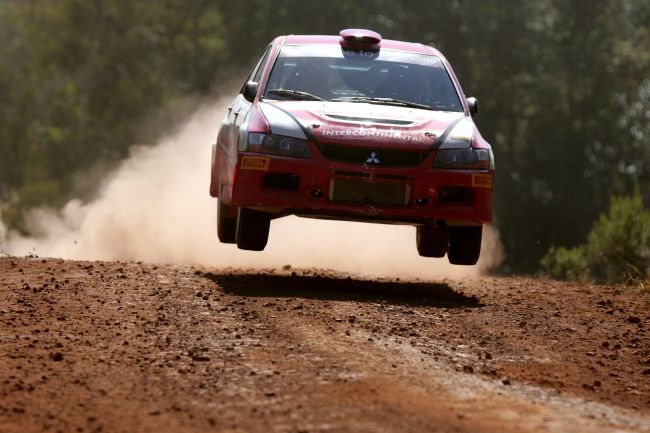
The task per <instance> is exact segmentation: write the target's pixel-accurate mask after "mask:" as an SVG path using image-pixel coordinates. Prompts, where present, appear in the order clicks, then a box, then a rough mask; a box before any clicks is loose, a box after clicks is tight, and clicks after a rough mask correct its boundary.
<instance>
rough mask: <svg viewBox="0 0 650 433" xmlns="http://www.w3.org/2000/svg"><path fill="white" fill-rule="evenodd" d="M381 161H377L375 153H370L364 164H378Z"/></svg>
mask: <svg viewBox="0 0 650 433" xmlns="http://www.w3.org/2000/svg"><path fill="white" fill-rule="evenodd" d="M380 163H381V161H379V158H377V154H376V153H375V152H372V153H371V154H370V156H369V157H368V159H366V164H380Z"/></svg>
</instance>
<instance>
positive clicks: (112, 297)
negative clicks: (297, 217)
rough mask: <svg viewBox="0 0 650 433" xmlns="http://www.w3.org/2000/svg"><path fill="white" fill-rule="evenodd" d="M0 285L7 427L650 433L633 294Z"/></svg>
mask: <svg viewBox="0 0 650 433" xmlns="http://www.w3.org/2000/svg"><path fill="white" fill-rule="evenodd" d="M0 275H1V276H2V279H1V280H0V290H1V291H2V296H0V329H1V330H2V331H1V333H0V359H2V362H1V363H0V431H2V432H5V431H6V432H37V431H38V432H40V431H52V432H57V431H61V432H68V431H80V432H81V431H84V432H104V431H111V432H112V431H116V432H121V431H123V432H133V431H142V432H165V431H170V432H171V431H173V432H196V431H224V432H226V431H227V432H258V431H259V432H321V431H323V432H325V431H332V432H334V431H336V432H365V431H367V432H392V431H413V432H418V431H423V432H424V431H427V432H429V431H440V432H470V431H471V432H482V431H484V432H488V431H504V432H507V431H517V432H520V431H552V432H563V431H585V432H589V431H605V432H607V431H650V421H649V409H650V402H649V401H648V400H649V396H650V393H649V392H648V391H649V387H650V385H648V383H647V380H646V381H644V379H647V376H645V375H644V374H643V372H644V371H645V370H644V369H646V368H648V367H647V364H645V362H646V361H647V360H648V344H647V335H646V331H645V327H644V325H645V324H646V323H647V320H648V313H649V310H648V305H647V303H646V302H645V301H644V299H643V298H642V297H641V295H640V294H638V293H633V292H629V293H628V292H621V293H618V294H615V292H613V291H612V290H610V288H606V287H598V286H593V287H592V286H579V285H567V284H563V283H556V282H548V281H540V280H526V279H483V280H475V281H466V282H461V283H456V282H454V283H452V282H449V281H441V282H435V283H430V282H416V283H408V282H401V281H375V280H373V281H364V280H360V279H356V278H349V277H348V276H345V275H340V274H334V273H327V272H323V271H296V272H294V273H293V275H292V273H291V270H285V271H279V270H278V271H273V270H270V271H269V272H266V273H259V272H247V271H243V270H240V271H235V270H231V271H222V272H216V271H214V270H207V272H206V270H205V269H195V268H190V267H175V266H166V265H165V266H163V265H158V266H156V265H146V264H141V263H114V262H113V263H109V262H70V261H62V260H51V259H47V260H41V259H17V258H0ZM553 291H555V293H556V294H557V293H561V294H562V296H561V297H560V296H550V295H553ZM556 311H558V312H559V315H556V314H555V312H556ZM629 318H638V322H637V321H636V320H635V319H633V320H631V321H630V320H629ZM521 322H525V324H523V325H522V326H520V324H521ZM614 337H616V339H615V338H614ZM604 338H606V339H607V341H608V342H609V343H610V344H609V346H608V347H604V346H603V345H602V341H603V339H604ZM617 344H618V345H620V347H618V348H616V345H617ZM587 352H589V353H591V354H587ZM612 355H614V359H611V358H612ZM601 364H603V365H601ZM611 374H614V375H615V376H610V375H611ZM594 378H598V380H600V381H601V385H600V386H597V387H593V386H592V388H591V389H590V388H589V387H584V386H583V385H584V384H585V383H586V380H587V379H589V380H591V382H589V383H593V380H594ZM589 383H587V384H589Z"/></svg>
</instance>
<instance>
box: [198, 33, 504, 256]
mask: <svg viewBox="0 0 650 433" xmlns="http://www.w3.org/2000/svg"><path fill="white" fill-rule="evenodd" d="M477 110H478V103H477V101H476V99H474V98H465V96H464V94H463V91H462V90H461V87H460V84H459V82H458V79H457V78H456V76H455V75H454V73H453V71H452V69H451V66H450V65H449V63H448V62H447V60H446V59H445V58H444V57H443V56H442V54H441V53H440V52H438V51H437V50H436V49H434V48H432V47H429V46H425V45H422V44H416V43H409V42H400V41H394V40H387V39H382V38H381V35H379V34H378V33H376V32H373V31H370V30H363V29H347V30H343V31H341V33H340V35H339V36H294V35H291V36H280V37H278V38H276V39H275V40H274V41H273V42H272V43H271V44H270V45H269V46H268V48H267V49H266V51H265V52H264V54H263V55H262V58H261V59H260V60H259V62H258V63H257V65H256V66H255V67H254V68H253V70H252V71H251V73H250V76H249V77H248V79H247V80H246V83H245V84H244V86H243V88H242V90H241V93H240V94H239V95H238V96H237V97H236V98H235V99H234V101H233V102H232V104H231V105H230V106H229V107H228V115H227V116H226V118H225V119H224V120H223V123H222V125H221V128H220V130H219V135H218V138H217V143H216V144H215V145H214V146H213V152H212V176H211V183H210V194H211V195H212V196H213V197H218V201H219V208H218V219H217V226H218V230H217V232H218V236H219V240H220V241H221V242H225V243H236V244H237V246H238V247H239V248H241V249H245V250H255V251H261V250H263V249H264V247H265V246H266V243H267V239H268V235H269V229H270V221H271V220H272V219H274V218H279V217H282V216H286V215H298V216H301V217H311V218H324V219H337V220H350V221H365V222H375V223H386V224H407V225H412V226H415V227H416V228H417V236H416V246H417V249H418V252H419V254H420V255H421V256H425V257H443V256H444V255H445V254H447V257H448V259H449V261H450V262H451V263H453V264H458V265H472V264H475V263H476V261H477V260H478V257H479V254H480V250H481V237H482V227H483V224H485V223H489V222H491V220H492V180H493V176H494V158H493V155H492V149H491V147H490V145H489V144H488V143H487V142H486V141H485V140H484V139H483V138H482V137H481V134H480V133H479V131H478V129H477V128H476V125H475V124H474V122H473V121H472V116H474V115H475V114H476V113H477Z"/></svg>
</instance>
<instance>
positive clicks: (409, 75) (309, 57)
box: [264, 45, 463, 112]
mask: <svg viewBox="0 0 650 433" xmlns="http://www.w3.org/2000/svg"><path fill="white" fill-rule="evenodd" d="M264 97H265V98H268V99H278V100H282V99H299V100H325V101H348V102H366V103H377V104H385V105H401V106H408V107H415V108H423V109H430V110H441V111H460V112H462V111H463V106H462V105H461V103H460V99H459V97H458V93H457V92H456V89H455V88H454V86H453V84H452V81H451V78H450V77H449V74H448V73H447V70H446V69H445V67H444V65H443V63H442V61H441V60H440V58H439V57H437V56H434V55H423V54H415V53H406V52H400V51H390V50H382V51H378V52H369V51H358V50H347V49H342V48H341V47H338V46H327V45H322V46H321V45H287V46H285V47H283V48H282V50H281V51H280V55H279V56H278V59H277V60H276V62H275V65H273V70H272V71H271V76H270V77H269V80H268V83H267V85H266V90H265V93H264Z"/></svg>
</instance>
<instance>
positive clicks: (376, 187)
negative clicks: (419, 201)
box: [330, 179, 410, 206]
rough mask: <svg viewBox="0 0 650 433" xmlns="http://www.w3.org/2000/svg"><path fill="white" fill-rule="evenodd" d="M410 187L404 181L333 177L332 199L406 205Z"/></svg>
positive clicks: (384, 204)
mask: <svg viewBox="0 0 650 433" xmlns="http://www.w3.org/2000/svg"><path fill="white" fill-rule="evenodd" d="M409 192H410V188H409V185H408V184H404V183H389V182H366V181H363V180H357V179H332V185H331V187H330V200H331V201H333V202H339V203H350V204H365V205H368V204H370V205H383V206H406V205H407V204H408V201H409Z"/></svg>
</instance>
